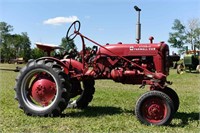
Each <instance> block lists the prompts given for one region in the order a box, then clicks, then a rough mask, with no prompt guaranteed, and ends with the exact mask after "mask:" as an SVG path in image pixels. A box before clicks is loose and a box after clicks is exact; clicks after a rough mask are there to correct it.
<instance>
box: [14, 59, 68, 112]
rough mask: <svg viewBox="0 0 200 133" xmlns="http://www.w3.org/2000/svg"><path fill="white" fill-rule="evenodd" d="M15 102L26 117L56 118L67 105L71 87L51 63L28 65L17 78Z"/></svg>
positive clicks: (36, 62)
mask: <svg viewBox="0 0 200 133" xmlns="http://www.w3.org/2000/svg"><path fill="white" fill-rule="evenodd" d="M14 89H15V91H16V100H17V101H18V102H19V107H20V108H21V109H22V110H24V112H25V113H26V114H27V115H33V116H58V115H60V114H61V112H62V111H63V110H64V109H65V108H66V106H67V103H68V101H69V90H70V84H69V82H68V77H67V75H66V74H65V73H64V72H63V71H62V67H61V66H59V65H58V64H57V63H55V62H53V61H51V60H38V61H31V62H29V63H28V64H27V65H26V66H25V67H24V68H23V69H21V71H20V73H19V75H18V77H17V78H16V86H15V88H14Z"/></svg>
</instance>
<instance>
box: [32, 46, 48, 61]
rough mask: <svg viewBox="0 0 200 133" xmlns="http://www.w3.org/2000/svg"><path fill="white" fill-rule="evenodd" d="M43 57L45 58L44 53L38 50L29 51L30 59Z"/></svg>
mask: <svg viewBox="0 0 200 133" xmlns="http://www.w3.org/2000/svg"><path fill="white" fill-rule="evenodd" d="M43 56H45V52H44V51H43V50H40V49H39V48H33V49H31V59H37V58H40V57H43Z"/></svg>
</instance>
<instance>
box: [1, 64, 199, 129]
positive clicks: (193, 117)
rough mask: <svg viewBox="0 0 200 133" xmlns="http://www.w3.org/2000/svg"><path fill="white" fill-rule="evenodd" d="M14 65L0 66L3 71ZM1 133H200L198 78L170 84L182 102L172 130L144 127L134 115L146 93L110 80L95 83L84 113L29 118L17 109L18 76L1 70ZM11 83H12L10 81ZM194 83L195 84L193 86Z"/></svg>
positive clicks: (68, 111)
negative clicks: (92, 95)
mask: <svg viewBox="0 0 200 133" xmlns="http://www.w3.org/2000/svg"><path fill="white" fill-rule="evenodd" d="M2 67H5V68H15V67H16V66H15V65H7V64H0V68H2ZM0 73H1V77H4V78H1V80H0V84H1V88H0V132H2V133H3V132H6V133H7V132H13V133H14V132H29V133H33V132H40V133H41V132H42V133H49V132H53V133H60V132H134V133H137V132H138V133H146V132H152V133H162V132H163V133H166V132H169V133H184V132H185V133H186V132H187V133H199V131H200V128H199V126H200V125H199V113H200V110H199V105H200V101H199V93H200V91H199V85H200V84H199V80H198V79H199V76H200V75H199V74H195V73H184V74H182V75H178V74H176V71H175V70H172V71H171V73H170V76H169V77H168V80H169V81H173V85H171V86H169V87H172V88H173V89H175V91H176V92H177V93H178V95H179V98H180V108H179V110H178V112H177V113H176V114H175V115H174V119H173V120H172V122H171V124H170V125H169V126H145V125H142V124H140V123H139V122H138V120H137V119H136V117H135V115H134V112H133V110H134V107H135V103H136V101H137V99H138V98H139V97H140V95H141V94H143V93H144V92H145V91H147V89H148V87H146V89H139V86H137V85H124V84H120V83H115V82H113V81H111V80H96V83H95V88H96V92H95V94H94V99H93V101H92V102H91V103H90V105H89V107H88V108H87V109H85V110H79V109H66V110H65V111H64V112H63V115H62V116H61V117H55V118H52V117H46V118H44V117H30V116H27V115H25V114H24V112H23V111H22V110H20V109H19V108H18V103H17V101H16V100H15V99H14V96H15V92H14V90H13V87H14V85H15V78H16V76H17V75H18V73H14V72H12V71H2V70H0ZM7 79H10V80H7ZM191 83H192V84H191Z"/></svg>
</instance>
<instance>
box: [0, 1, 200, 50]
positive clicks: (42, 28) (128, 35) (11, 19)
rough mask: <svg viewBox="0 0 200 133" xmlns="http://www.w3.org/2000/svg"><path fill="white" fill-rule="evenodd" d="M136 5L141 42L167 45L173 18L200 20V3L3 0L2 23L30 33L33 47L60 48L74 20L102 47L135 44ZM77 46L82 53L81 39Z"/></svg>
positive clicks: (1, 6) (0, 4)
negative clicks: (138, 13) (46, 45)
mask: <svg viewBox="0 0 200 133" xmlns="http://www.w3.org/2000/svg"><path fill="white" fill-rule="evenodd" d="M135 5H137V6H138V7H140V8H141V9H142V11H141V24H142V39H141V42H142V43H146V42H149V40H148V38H149V36H154V38H155V42H160V41H165V42H167V40H168V37H169V32H170V31H172V30H171V27H172V24H173V22H174V19H180V20H181V21H182V22H183V23H184V24H187V22H188V20H189V19H193V18H200V1H199V0H0V21H5V22H7V23H8V24H10V25H12V26H13V27H14V31H13V33H18V34H19V33H21V32H27V33H28V36H29V37H30V40H31V42H32V47H35V45H34V43H35V42H43V43H51V44H56V45H59V44H60V42H61V38H62V37H64V36H65V35H66V31H67V29H68V27H69V26H70V22H71V21H73V19H74V18H75V19H76V18H77V19H79V20H80V21H81V24H82V25H81V33H82V34H84V35H86V36H88V37H89V38H91V39H93V40H95V41H97V42H99V43H101V44H106V43H118V42H123V43H135V24H136V19H137V13H136V12H135V10H134V8H133V7H134V6H135ZM58 17H60V19H59V18H58ZM55 18H57V20H56V22H57V23H56V22H55ZM49 19H52V20H51V21H48V20H49ZM59 21H60V23H59ZM61 22H63V23H61ZM75 43H76V44H77V47H78V48H79V50H80V48H81V44H80V39H79V38H76V40H75ZM87 44H88V45H89V46H91V44H90V43H89V42H87ZM171 51H172V50H171Z"/></svg>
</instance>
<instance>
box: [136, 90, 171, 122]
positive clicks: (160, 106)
mask: <svg viewBox="0 0 200 133" xmlns="http://www.w3.org/2000/svg"><path fill="white" fill-rule="evenodd" d="M135 114H136V117H137V119H138V120H139V121H140V122H141V123H143V124H146V125H167V124H169V123H170V122H171V120H172V117H173V114H174V106H173V102H172V100H171V99H170V98H169V96H167V95H166V94H165V93H163V92H160V91H155V90H154V91H149V92H147V93H145V94H143V95H142V96H141V97H140V98H139V99H138V101H137V103H136V108H135Z"/></svg>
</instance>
